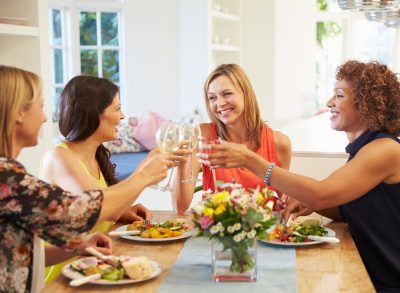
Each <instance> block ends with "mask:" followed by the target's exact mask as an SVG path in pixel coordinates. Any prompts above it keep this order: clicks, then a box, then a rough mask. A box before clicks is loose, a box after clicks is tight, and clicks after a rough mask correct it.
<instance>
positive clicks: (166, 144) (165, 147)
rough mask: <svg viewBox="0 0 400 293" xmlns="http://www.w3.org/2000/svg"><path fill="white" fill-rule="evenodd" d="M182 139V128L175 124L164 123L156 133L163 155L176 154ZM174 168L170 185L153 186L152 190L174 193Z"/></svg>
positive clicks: (169, 180) (169, 179)
mask: <svg viewBox="0 0 400 293" xmlns="http://www.w3.org/2000/svg"><path fill="white" fill-rule="evenodd" d="M180 139H181V128H180V126H179V125H177V124H175V123H173V122H163V123H161V125H160V127H159V128H158V130H157V132H156V143H157V146H158V148H159V150H160V152H162V153H174V152H176V151H177V150H178V149H179V145H180ZM173 171H174V168H172V170H171V173H170V176H169V178H168V183H167V184H166V185H165V186H159V185H156V186H152V188H156V189H159V190H160V191H172V190H173V189H172V187H171V185H170V182H171V178H172V173H173Z"/></svg>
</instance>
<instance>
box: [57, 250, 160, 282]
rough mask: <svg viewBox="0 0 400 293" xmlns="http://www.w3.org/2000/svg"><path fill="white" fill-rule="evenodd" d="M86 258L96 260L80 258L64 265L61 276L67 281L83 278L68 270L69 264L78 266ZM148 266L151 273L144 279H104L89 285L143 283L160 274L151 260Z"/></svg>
mask: <svg viewBox="0 0 400 293" xmlns="http://www.w3.org/2000/svg"><path fill="white" fill-rule="evenodd" d="M88 258H96V257H94V256H91V257H84V258H80V259H77V260H75V261H73V262H71V263H69V264H66V265H65V266H64V267H63V269H62V274H63V275H64V276H66V277H67V278H69V279H73V280H74V279H79V278H82V277H84V276H83V275H82V274H81V273H79V272H77V271H74V270H73V269H71V268H70V264H72V263H73V264H78V263H79V262H81V261H82V260H84V259H88ZM149 262H150V265H151V266H152V268H153V272H152V273H151V275H150V276H148V277H147V278H144V279H123V280H119V281H108V280H104V279H98V280H94V281H91V282H89V283H91V284H98V285H121V284H131V283H138V282H144V281H147V280H150V279H153V278H155V277H157V276H158V275H159V274H161V268H160V266H159V264H158V263H157V262H155V261H153V260H149Z"/></svg>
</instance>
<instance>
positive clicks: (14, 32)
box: [0, 23, 39, 37]
mask: <svg viewBox="0 0 400 293" xmlns="http://www.w3.org/2000/svg"><path fill="white" fill-rule="evenodd" d="M0 35H2V36H27V37H38V36H39V29H38V27H36V26H26V25H15V24H4V23H0Z"/></svg>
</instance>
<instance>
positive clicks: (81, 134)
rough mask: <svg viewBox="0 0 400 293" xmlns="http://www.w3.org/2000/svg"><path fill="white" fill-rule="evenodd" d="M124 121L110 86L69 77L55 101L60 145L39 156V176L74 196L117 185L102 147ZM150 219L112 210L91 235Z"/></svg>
mask: <svg viewBox="0 0 400 293" xmlns="http://www.w3.org/2000/svg"><path fill="white" fill-rule="evenodd" d="M124 118H125V116H124V114H123V113H122V111H121V105H120V101H119V93H118V87H117V86H116V85H115V84H113V83H112V82H111V81H109V80H108V79H105V78H98V77H92V76H84V75H80V76H76V77H74V78H72V79H71V80H70V81H69V82H68V83H67V85H66V86H65V88H64V90H63V91H62V93H61V98H60V114H59V128H60V131H61V134H62V135H63V136H64V137H65V141H63V142H61V143H59V144H58V145H56V146H55V147H54V148H53V149H52V150H50V151H49V152H47V153H46V154H45V156H44V158H43V161H42V166H41V175H40V176H41V178H42V179H43V180H45V181H47V182H50V183H53V184H57V185H59V186H60V187H62V188H64V189H66V190H70V191H73V192H76V193H78V192H81V191H82V190H86V189H99V188H100V189H103V188H106V187H107V186H111V185H114V184H115V183H117V182H118V180H117V179H116V177H115V166H114V165H113V164H112V163H111V161H110V152H109V150H108V149H107V148H106V147H105V146H103V144H102V143H103V142H106V141H111V140H114V139H116V138H117V135H118V125H119V123H120V121H121V120H122V119H124ZM152 156H153V154H152ZM176 159H178V160H179V159H181V158H180V157H179V158H176ZM144 161H146V159H145V160H144ZM139 168H140V166H139ZM151 218H152V215H151V213H150V212H149V211H148V210H147V209H146V208H145V207H143V206H142V205H140V204H138V205H135V206H133V207H130V208H129V207H128V208H127V209H121V210H119V211H115V213H114V214H113V216H112V218H110V219H108V220H109V221H106V222H103V223H101V224H100V225H98V226H96V227H95V228H94V231H99V232H106V231H107V230H108V229H109V228H110V226H111V225H112V224H113V221H117V220H122V221H125V222H129V223H132V222H133V221H134V220H144V219H151ZM57 254H59V252H57V251H56V252H55V255H57ZM62 266H63V264H58V265H56V266H53V267H52V268H48V269H47V277H46V282H47V283H48V282H50V281H51V280H53V279H54V278H55V277H56V276H57V275H58V274H59V273H60V272H61V269H62Z"/></svg>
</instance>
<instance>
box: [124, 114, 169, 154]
mask: <svg viewBox="0 0 400 293" xmlns="http://www.w3.org/2000/svg"><path fill="white" fill-rule="evenodd" d="M163 121H166V120H165V118H164V117H162V116H161V115H160V114H158V113H155V112H148V113H146V114H145V115H144V116H143V117H140V118H138V119H136V121H135V122H136V124H135V127H134V128H133V129H132V131H131V133H130V134H129V137H130V138H132V139H134V140H136V141H137V142H139V143H140V144H141V145H142V146H143V147H144V148H145V149H146V150H148V151H151V150H152V149H154V148H156V147H157V143H156V132H157V130H158V128H159V127H160V125H161V123H162V122H163Z"/></svg>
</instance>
